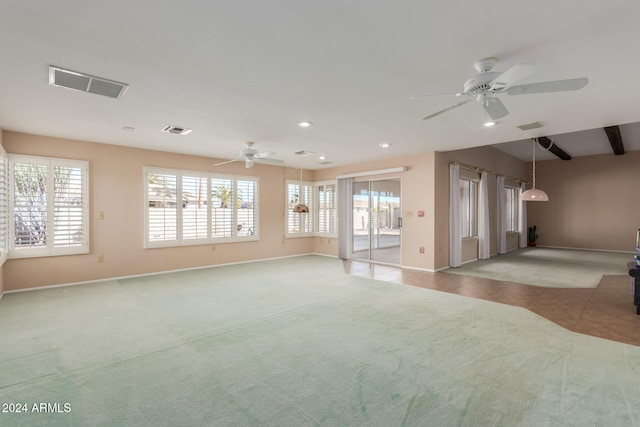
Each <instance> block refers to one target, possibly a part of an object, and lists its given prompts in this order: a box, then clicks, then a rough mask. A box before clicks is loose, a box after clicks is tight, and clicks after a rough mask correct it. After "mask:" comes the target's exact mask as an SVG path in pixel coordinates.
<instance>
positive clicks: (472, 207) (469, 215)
mask: <svg viewBox="0 0 640 427" xmlns="http://www.w3.org/2000/svg"><path fill="white" fill-rule="evenodd" d="M464 183H468V184H466V185H468V192H467V193H465V192H464V191H463V190H464V189H463V187H462V185H463V184H464ZM459 186H460V237H461V238H462V239H475V238H478V190H479V180H477V179H472V178H460V179H459ZM472 190H473V191H472ZM465 199H467V200H465Z"/></svg>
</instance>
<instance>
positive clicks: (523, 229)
mask: <svg viewBox="0 0 640 427" xmlns="http://www.w3.org/2000/svg"><path fill="white" fill-rule="evenodd" d="M524 190H526V185H525V183H524V182H523V183H521V184H520V199H519V201H520V206H519V209H518V229H519V230H520V235H519V236H518V247H520V248H526V247H527V233H528V229H527V202H525V201H524V200H522V193H523V192H524Z"/></svg>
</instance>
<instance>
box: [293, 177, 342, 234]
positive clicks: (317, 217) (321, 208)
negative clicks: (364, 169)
mask: <svg viewBox="0 0 640 427" xmlns="http://www.w3.org/2000/svg"><path fill="white" fill-rule="evenodd" d="M301 184H302V188H301V187H300V186H301ZM336 188H337V183H336V181H320V182H304V181H303V182H302V183H300V181H294V180H288V181H287V182H286V192H287V194H286V196H287V210H286V227H287V228H286V231H287V232H286V237H305V236H323V237H338V211H337V192H336ZM299 203H304V204H305V205H307V207H308V208H309V212H306V213H298V212H295V210H294V208H295V206H296V205H297V204H299Z"/></svg>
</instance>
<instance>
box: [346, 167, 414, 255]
mask: <svg viewBox="0 0 640 427" xmlns="http://www.w3.org/2000/svg"><path fill="white" fill-rule="evenodd" d="M400 189H401V188H400V179H385V180H376V181H359V182H354V183H353V230H352V238H353V241H352V243H353V245H352V248H353V253H352V258H355V259H362V260H367V261H377V262H382V263H389V264H400V263H401V259H400V254H401V233H400V231H401V227H402V218H401V216H400V212H401V210H400Z"/></svg>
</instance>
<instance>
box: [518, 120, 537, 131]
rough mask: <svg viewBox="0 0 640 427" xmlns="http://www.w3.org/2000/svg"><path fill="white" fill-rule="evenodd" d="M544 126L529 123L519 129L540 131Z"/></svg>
mask: <svg viewBox="0 0 640 427" xmlns="http://www.w3.org/2000/svg"><path fill="white" fill-rule="evenodd" d="M541 127H542V125H541V124H540V123H538V122H533V123H527V124H526V125H520V126H518V128H519V129H520V130H531V129H538V128H541Z"/></svg>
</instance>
